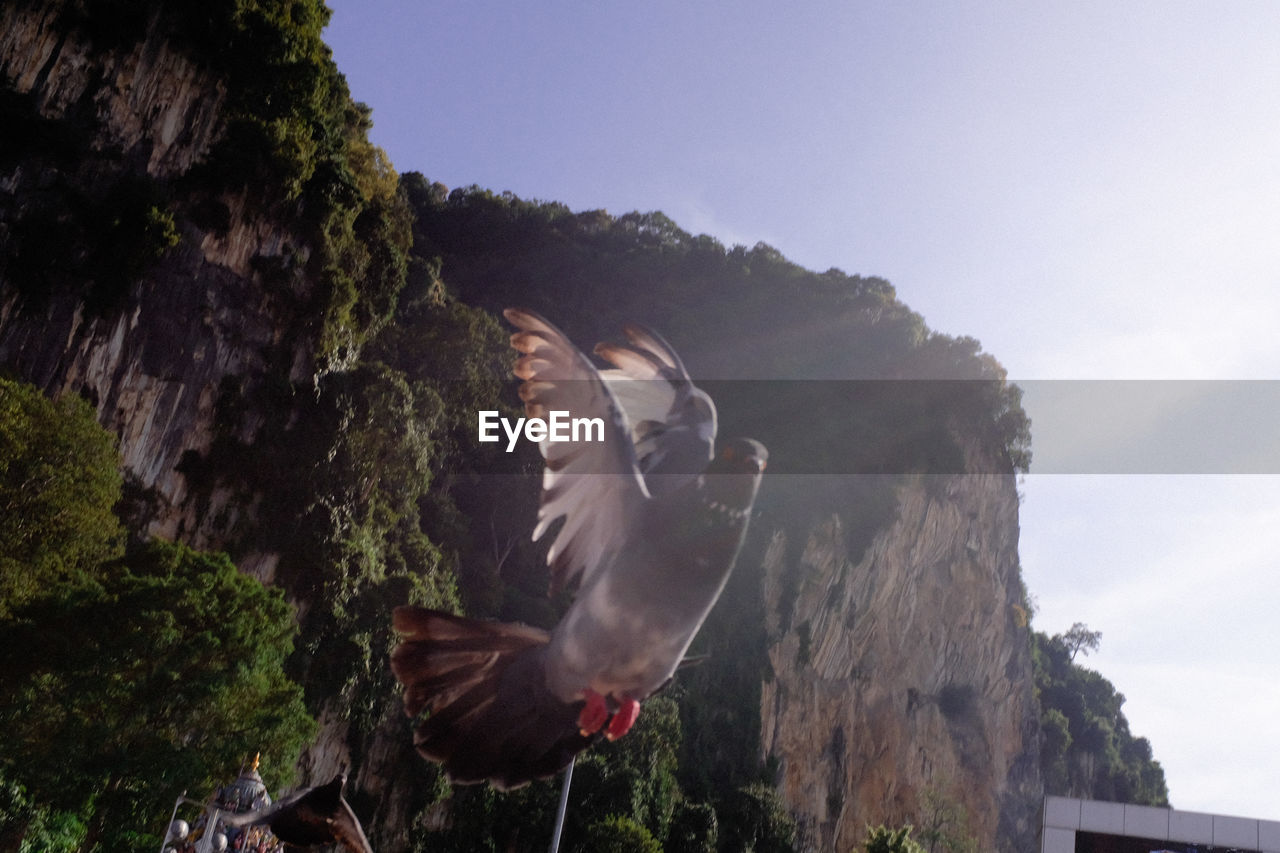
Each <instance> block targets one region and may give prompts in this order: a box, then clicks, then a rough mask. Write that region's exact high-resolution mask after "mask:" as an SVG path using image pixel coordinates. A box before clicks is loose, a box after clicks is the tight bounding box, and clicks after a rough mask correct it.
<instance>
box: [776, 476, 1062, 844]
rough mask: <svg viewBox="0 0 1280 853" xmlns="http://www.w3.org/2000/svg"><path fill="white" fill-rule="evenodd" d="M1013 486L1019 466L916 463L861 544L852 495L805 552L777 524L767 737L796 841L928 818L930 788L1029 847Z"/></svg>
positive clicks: (1024, 642)
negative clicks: (929, 471) (882, 523)
mask: <svg viewBox="0 0 1280 853" xmlns="http://www.w3.org/2000/svg"><path fill="white" fill-rule="evenodd" d="M1017 502H1018V498H1017V493H1016V490H1015V484H1014V478H1013V476H1012V475H1008V476H1000V475H963V476H935V477H921V478H917V479H915V480H914V481H911V482H909V483H907V484H906V485H905V486H902V487H901V489H900V493H899V511H898V515H897V518H896V519H895V520H894V521H893V523H892V524H891V525H890V527H889V528H888V529H885V530H883V531H881V532H880V533H879V534H878V535H877V536H876V537H875V538H874V540H873V541H872V543H871V545H870V547H868V548H867V550H866V553H865V554H863V555H861V557H860V558H851V557H850V555H849V554H848V552H847V546H846V544H845V536H844V535H843V532H842V521H841V514H842V511H840V510H837V511H836V512H834V513H833V514H832V515H831V516H830V517H829V518H828V519H827V520H825V521H824V522H822V523H820V524H817V525H816V526H815V527H814V528H813V530H812V532H811V533H810V535H809V538H808V541H807V542H805V543H804V546H803V549H802V551H801V556H800V558H799V563H798V565H790V566H789V565H786V563H787V559H786V556H785V555H786V553H787V552H788V549H787V548H786V542H785V537H784V536H783V535H782V534H778V535H777V536H776V537H775V539H774V541H773V543H772V545H771V547H770V548H769V551H768V554H767V555H766V558H765V566H764V568H765V598H766V611H767V613H768V614H769V623H770V624H769V629H770V636H771V638H772V644H771V648H770V659H771V663H772V665H773V670H774V673H775V678H774V680H773V681H772V682H770V683H767V684H766V685H765V687H764V692H763V699H762V705H763V707H762V708H761V715H762V722H763V740H764V744H763V747H764V752H765V753H766V754H772V755H773V756H775V757H776V758H777V759H778V760H779V762H780V764H779V777H778V785H779V789H780V792H781V794H782V796H783V799H784V801H785V802H786V803H787V805H788V806H789V808H790V809H791V810H792V812H793V813H794V814H795V815H796V816H797V818H798V819H799V822H800V826H801V831H802V838H803V843H802V845H801V848H802V849H805V850H849V849H854V848H856V847H857V846H858V845H859V843H860V842H861V840H862V838H863V837H864V835H865V832H866V828H867V826H868V825H871V826H875V825H878V824H880V823H882V822H887V823H889V824H890V825H895V824H901V823H907V822H911V823H914V824H915V825H916V826H917V827H920V826H921V823H922V820H925V819H926V817H927V816H925V815H924V812H925V811H926V809H924V808H922V805H923V803H924V798H925V796H926V792H929V795H930V797H932V798H933V800H934V801H935V802H936V801H938V800H939V799H940V800H942V801H950V802H951V803H954V804H956V805H959V806H962V807H963V810H964V811H965V812H967V814H968V818H969V826H968V834H970V835H972V836H973V837H975V838H976V839H977V840H978V847H979V849H982V850H995V849H1001V850H1011V851H1012V850H1026V849H1031V846H1033V843H1034V837H1035V836H1034V832H1035V826H1034V821H1035V815H1036V808H1037V804H1038V800H1039V797H1040V794H1041V782H1040V776H1039V769H1038V763H1037V761H1038V749H1039V740H1038V738H1039V734H1038V731H1039V729H1038V722H1037V717H1038V713H1037V711H1036V708H1035V700H1034V698H1033V695H1032V670H1031V656H1030V638H1029V633H1028V632H1029V629H1028V628H1027V627H1026V613H1025V611H1023V610H1022V609H1021V608H1022V604H1023V594H1022V587H1021V582H1020V579H1019V574H1018V556H1017V540H1018V521H1017V518H1018V512H1017ZM789 572H798V573H799V577H798V578H795V577H793V578H791V579H790V580H787V579H786V575H787V573H789ZM788 585H791V586H790V589H787V587H788ZM792 596H794V598H792ZM788 599H792V600H793V601H794V604H791V603H790V602H789V601H788ZM957 828H961V827H957Z"/></svg>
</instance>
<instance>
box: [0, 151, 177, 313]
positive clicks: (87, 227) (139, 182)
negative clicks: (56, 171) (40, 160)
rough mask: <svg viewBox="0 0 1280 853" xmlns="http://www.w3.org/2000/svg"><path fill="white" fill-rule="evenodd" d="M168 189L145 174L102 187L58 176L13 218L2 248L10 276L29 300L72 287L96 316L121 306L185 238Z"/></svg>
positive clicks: (36, 299)
mask: <svg viewBox="0 0 1280 853" xmlns="http://www.w3.org/2000/svg"><path fill="white" fill-rule="evenodd" d="M169 206H170V200H169V196H168V192H167V190H166V189H165V187H163V186H162V185H161V184H160V183H159V182H157V181H155V180H154V179H152V178H150V177H148V176H146V175H145V174H144V175H138V176H130V175H124V176H119V177H116V178H115V179H113V180H111V181H110V182H109V183H107V184H106V185H105V186H104V187H102V188H85V187H80V186H74V185H71V184H69V183H66V182H65V179H63V178H57V179H55V180H53V181H52V182H51V184H50V186H49V187H47V188H46V189H45V190H44V191H43V192H42V193H40V194H38V195H37V196H36V197H35V199H34V201H33V202H32V203H31V204H29V205H28V206H27V208H26V209H25V210H24V211H23V213H22V216H21V217H20V218H18V219H16V221H14V223H13V226H12V239H11V240H10V241H8V242H7V244H6V245H5V246H4V248H3V251H0V260H3V261H4V263H5V266H6V267H7V275H8V277H9V278H10V280H11V281H12V282H13V285H14V286H15V287H16V288H17V290H18V292H19V293H21V294H22V295H23V296H24V297H25V298H26V299H27V300H28V301H29V302H31V303H34V304H40V303H41V302H42V301H43V300H45V299H47V298H48V297H49V296H50V295H51V294H52V293H54V292H56V291H58V290H61V289H66V290H70V291H72V292H81V293H84V295H85V300H86V307H87V308H88V309H89V310H90V311H91V312H93V313H104V312H106V311H109V310H112V309H117V308H119V307H120V305H121V304H122V301H123V299H124V297H125V295H126V294H127V293H128V290H129V288H130V287H131V286H132V285H134V284H136V283H137V282H138V281H140V280H141V279H142V278H143V277H145V276H146V275H147V273H148V272H149V271H150V270H151V269H152V268H153V267H154V266H155V264H156V263H157V262H158V261H159V260H160V259H161V258H163V257H164V256H165V254H166V253H167V252H168V251H169V250H170V249H172V248H174V247H175V246H177V245H178V243H179V242H180V240H181V235H180V233H179V231H178V225H177V222H176V220H175V219H174V215H173V212H172V211H171V210H170V207H169Z"/></svg>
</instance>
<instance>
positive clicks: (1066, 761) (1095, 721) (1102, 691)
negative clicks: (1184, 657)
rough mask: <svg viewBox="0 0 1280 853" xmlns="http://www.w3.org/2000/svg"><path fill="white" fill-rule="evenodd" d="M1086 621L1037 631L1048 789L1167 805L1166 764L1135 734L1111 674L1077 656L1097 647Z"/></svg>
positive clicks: (1038, 691)
mask: <svg viewBox="0 0 1280 853" xmlns="http://www.w3.org/2000/svg"><path fill="white" fill-rule="evenodd" d="M1099 636H1100V635H1098V634H1097V633H1095V632H1089V631H1088V630H1087V629H1085V628H1084V626H1082V625H1076V626H1074V627H1073V629H1072V630H1070V631H1067V632H1066V633H1064V634H1055V635H1053V636H1048V635H1046V634H1043V633H1041V632H1039V631H1037V632H1035V645H1034V649H1033V651H1034V660H1035V678H1036V696H1037V698H1038V699H1039V701H1040V730H1041V732H1042V735H1043V741H1042V748H1041V756H1040V768H1041V772H1042V773H1043V775H1044V784H1045V790H1046V791H1047V792H1048V793H1051V794H1060V795H1063V796H1073V797H1088V798H1092V799H1098V800H1114V801H1116V802H1122V803H1145V804H1149V805H1157V806H1167V805H1169V791H1168V789H1167V788H1166V786H1165V780H1164V770H1163V769H1162V768H1161V767H1160V762H1158V761H1156V760H1155V759H1154V757H1153V755H1152V751H1151V744H1150V743H1149V742H1148V741H1147V739H1146V738H1142V737H1134V735H1133V734H1132V733H1131V732H1130V731H1129V721H1128V720H1126V719H1125V716H1124V713H1123V712H1122V711H1121V710H1120V709H1121V706H1123V705H1124V696H1123V695H1122V694H1121V693H1119V692H1117V691H1116V689H1115V687H1114V686H1113V685H1112V684H1111V682H1110V681H1108V680H1107V679H1105V678H1103V677H1102V676H1101V675H1099V674H1098V673H1097V672H1095V671H1093V670H1091V669H1088V668H1087V667H1084V666H1081V665H1080V664H1078V663H1076V662H1075V656H1076V654H1078V653H1079V652H1080V651H1084V652H1085V653H1086V654H1087V653H1088V650H1089V649H1092V648H1096V647H1097V642H1098V638H1099Z"/></svg>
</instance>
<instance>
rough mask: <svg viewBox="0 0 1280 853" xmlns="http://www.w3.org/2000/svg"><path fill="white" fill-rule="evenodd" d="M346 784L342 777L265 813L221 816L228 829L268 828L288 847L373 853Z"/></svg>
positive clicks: (285, 801)
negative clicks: (337, 847)
mask: <svg viewBox="0 0 1280 853" xmlns="http://www.w3.org/2000/svg"><path fill="white" fill-rule="evenodd" d="M346 783H347V777H346V775H345V774H342V773H339V774H338V775H337V776H335V777H334V778H333V781H332V782H330V783H329V784H327V785H320V786H318V787H315V788H307V789H305V790H303V791H299V792H298V793H296V794H294V795H292V796H290V797H287V798H285V799H283V800H280V801H279V802H277V803H272V804H271V805H269V806H267V807H266V808H264V809H259V810H258V811H254V812H246V813H245V814H239V815H222V816H221V819H222V822H223V823H224V824H226V825H227V826H257V825H263V824H265V825H266V826H267V827H269V828H270V829H271V833H272V834H273V835H274V836H275V837H276V838H278V839H280V840H281V841H283V842H284V843H285V845H286V846H288V847H303V848H305V847H317V846H320V845H329V844H341V845H342V847H343V848H344V849H346V850H349V851H351V853H373V848H372V847H370V846H369V839H368V838H366V837H365V835H364V829H363V828H362V827H361V826H360V821H359V820H358V819H357V818H356V815H355V812H353V811H352V810H351V806H350V805H349V804H348V803H347V801H346V799H344V798H343V796H342V788H343V786H344V785H346Z"/></svg>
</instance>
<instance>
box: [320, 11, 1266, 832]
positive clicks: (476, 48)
mask: <svg viewBox="0 0 1280 853" xmlns="http://www.w3.org/2000/svg"><path fill="white" fill-rule="evenodd" d="M329 5H330V6H331V7H332V8H333V9H334V17H333V22H332V24H331V25H330V27H329V29H328V30H327V32H326V38H327V40H328V41H329V43H330V45H331V46H332V47H333V49H334V54H335V58H336V60H337V63H338V66H339V68H340V69H341V70H342V71H343V72H344V73H345V74H346V75H347V79H348V81H349V83H350V86H351V90H352V93H353V95H354V97H355V98H356V99H357V100H361V101H364V102H366V103H368V104H369V105H370V106H372V107H373V110H374V112H373V118H374V130H373V134H372V136H373V141H374V142H375V143H377V144H379V145H381V146H382V147H383V148H385V149H386V150H387V152H388V153H389V154H390V156H391V159H392V161H393V162H394V163H395V165H396V167H397V168H398V169H400V170H402V171H406V170H417V171H421V172H423V173H424V174H425V175H426V176H427V177H428V178H430V179H431V180H437V181H441V182H442V183H444V184H446V185H447V186H450V187H456V186H462V185H466V184H472V183H475V184H479V185H481V186H484V187H487V188H490V189H493V190H496V191H502V190H510V191H512V192H514V193H516V194H517V195H519V196H522V197H524V198H537V199H542V200H547V201H560V202H564V203H565V204H567V205H569V206H570V207H571V208H573V209H574V210H584V209H595V208H604V209H606V210H608V211H609V212H611V213H614V214H618V215H620V214H622V213H626V212H628V211H631V210H641V211H648V210H661V211H663V212H664V213H666V214H667V215H668V216H670V217H671V218H672V219H673V220H675V222H676V223H677V224H679V225H680V226H681V227H682V228H684V229H685V230H686V231H690V232H692V233H695V234H696V233H709V234H711V235H713V236H715V237H717V238H718V239H720V240H721V242H723V243H725V244H726V245H732V244H734V243H742V244H745V245H748V246H750V245H753V244H755V243H756V242H757V241H764V242H767V243H769V244H770V245H772V246H774V247H775V248H777V249H778V250H780V251H781V252H782V253H783V254H784V255H785V256H787V257H788V258H790V259H791V260H793V261H796V262H798V263H800V264H802V265H804V266H806V267H809V268H811V269H814V270H818V271H821V270H825V269H827V268H829V267H833V266H834V267H839V268H840V269H843V270H845V271H846V272H849V273H859V274H863V275H878V276H882V277H884V278H886V279H888V280H889V281H891V282H892V283H893V284H894V286H895V288H896V289H897V292H898V295H899V297H900V298H901V299H902V300H903V301H904V302H905V303H907V304H908V305H909V306H911V307H912V308H913V309H915V310H916V311H918V312H920V313H921V314H922V315H923V316H924V317H925V320H926V322H928V324H929V325H930V326H931V327H932V328H934V329H937V330H939V331H942V332H946V333H949V334H955V335H970V336H972V337H976V338H978V339H979V340H980V341H982V343H983V345H984V348H985V349H986V350H987V351H988V352H991V353H993V354H994V355H995V356H996V357H997V358H998V359H999V360H1000V361H1001V363H1002V364H1004V366H1005V367H1006V368H1007V369H1008V371H1009V375H1010V377H1011V378H1013V379H1014V380H1032V382H1029V383H1028V409H1029V411H1030V414H1031V417H1032V420H1033V433H1034V432H1035V429H1036V427H1035V422H1036V419H1037V417H1038V415H1037V406H1039V407H1040V408H1041V410H1042V413H1041V415H1040V416H1039V417H1040V420H1041V424H1042V427H1041V428H1042V431H1043V433H1044V437H1042V438H1037V439H1035V442H1036V443H1035V444H1034V445H1033V449H1034V450H1035V451H1036V452H1037V453H1040V454H1041V458H1042V459H1045V460H1055V459H1058V458H1060V457H1058V456H1056V455H1055V454H1056V453H1057V452H1058V451H1059V450H1061V448H1062V447H1063V445H1062V444H1061V443H1059V442H1062V441H1064V438H1063V437H1064V436H1066V439H1065V441H1066V444H1068V445H1069V444H1071V443H1072V442H1071V439H1072V437H1073V436H1074V438H1075V440H1076V443H1081V442H1086V443H1087V442H1092V441H1094V439H1093V438H1091V437H1090V438H1087V439H1086V438H1082V437H1081V436H1080V435H1078V434H1073V433H1072V428H1071V423H1072V420H1071V416H1070V412H1072V411H1075V410H1074V409H1072V408H1071V407H1068V406H1065V404H1064V403H1063V399H1064V398H1063V397H1062V396H1061V395H1060V394H1059V393H1058V392H1057V391H1056V390H1054V389H1055V388H1057V387H1059V385H1060V383H1053V382H1040V381H1038V380H1062V379H1077V380H1080V379H1088V380H1100V379H1126V380H1151V379H1160V380H1191V379H1196V380H1221V379H1258V380H1270V379H1280V335H1277V334H1276V333H1275V331H1274V328H1273V327H1274V324H1275V322H1276V318H1277V316H1280V304H1278V303H1280V291H1278V289H1277V287H1276V285H1277V284H1278V283H1280V156H1278V155H1280V4H1277V3H1275V2H1270V1H1269V2H1255V3H1244V2H1214V3H1209V2H1200V3H1184V2H1173V1H1172V0H1163V1H1162V2H1123V0H1121V2H1116V0H1109V2H1090V1H1086V2H1080V0H1077V2H1073V3H1053V4H1048V3H1043V4H1039V3H1023V2H1000V3H994V2H986V3H982V2H978V3H955V2H935V3H919V4H903V3H896V2H887V0H886V2H855V1H854V0H823V1H822V2H800V3H791V4H777V3H765V2H735V3H728V2H719V0H699V2H689V0H680V2H657V3H620V2H577V3H571V2H554V0H547V2H541V3H536V4H535V3H513V2H510V0H506V1H505V2H477V0H456V2H455V1H454V0H445V2H435V3H420V2H412V0H361V2H355V0H329ZM1100 384H1101V385H1104V386H1105V385H1107V384H1106V383H1100ZM1139 386H1145V383H1135V384H1134V385H1133V386H1128V385H1125V386H1110V387H1112V388H1113V390H1114V388H1115V387H1139ZM1062 387H1066V386H1065V385H1063V386H1062ZM1073 387H1077V388H1078V386H1073ZM1162 387H1163V388H1164V389H1165V390H1166V391H1167V390H1168V389H1169V388H1173V389H1174V391H1173V393H1172V397H1173V398H1177V399H1174V400H1173V401H1172V402H1170V400H1169V399H1168V398H1169V395H1168V394H1166V393H1164V392H1161V393H1158V394H1154V395H1152V394H1146V395H1139V396H1142V407H1140V408H1139V410H1137V411H1118V410H1116V409H1115V408H1114V407H1112V408H1108V406H1107V405H1099V406H1097V407H1095V408H1093V409H1089V410H1087V414H1086V415H1082V416H1081V417H1080V419H1079V423H1080V424H1082V425H1084V424H1088V425H1090V426H1091V427H1096V426H1097V425H1098V422H1099V421H1100V420H1102V419H1104V418H1107V419H1105V420H1102V422H1103V424H1104V425H1110V426H1111V432H1112V433H1113V434H1114V433H1115V432H1117V431H1120V432H1125V431H1126V430H1128V429H1129V427H1127V426H1126V425H1127V424H1129V423H1131V422H1132V423H1138V424H1148V423H1150V422H1152V421H1153V420H1154V421H1159V420H1160V418H1161V415H1162V414H1163V416H1164V418H1165V420H1166V422H1167V423H1172V424H1175V425H1176V424H1178V423H1183V424H1185V423H1187V421H1186V419H1185V418H1184V411H1185V405H1186V399H1185V398H1186V397H1187V396H1188V395H1189V394H1192V393H1193V392H1194V393H1200V392H1202V391H1204V387H1203V386H1199V385H1195V384H1187V385H1183V384H1182V383H1176V382H1175V383H1171V384H1170V385H1166V386H1162ZM1211 396H1212V395H1211V394H1210V397H1206V398H1205V399H1210V398H1211ZM1166 403H1168V405H1166ZM1179 405H1182V406H1184V408H1178V406H1179ZM1242 410H1248V416H1249V418H1250V420H1249V421H1248V423H1251V424H1255V425H1256V426H1255V427H1254V428H1253V429H1251V430H1250V429H1244V430H1240V429H1238V428H1237V429H1236V430H1234V431H1232V430H1228V431H1227V432H1226V433H1224V435H1226V436H1227V437H1228V440H1229V441H1231V442H1232V443H1233V446H1236V444H1239V445H1240V446H1241V448H1242V449H1241V453H1240V454H1237V456H1238V458H1244V459H1248V458H1250V457H1249V456H1248V454H1252V453H1256V454H1258V456H1257V458H1259V459H1262V460H1267V461H1266V462H1260V463H1259V467H1258V471H1259V473H1256V474H1252V473H1231V474H1227V473H1225V472H1227V471H1230V472H1236V471H1241V470H1244V471H1248V470H1249V469H1248V465H1247V463H1246V464H1244V467H1243V468H1241V467H1239V466H1238V465H1237V466H1228V467H1215V466H1214V465H1210V466H1209V469H1208V470H1210V471H1211V473H1210V474H1208V475H1206V474H1191V473H1153V472H1156V471H1158V472H1164V471H1169V470H1198V469H1195V466H1194V465H1191V466H1189V467H1188V468H1186V469H1179V468H1178V467H1177V466H1174V467H1172V468H1169V467H1157V468H1151V467H1145V466H1146V463H1142V464H1135V465H1133V466H1125V465H1120V466H1119V468H1120V469H1123V470H1124V471H1125V472H1126V473H1108V472H1107V471H1106V470H1098V469H1099V467H1100V466H1101V467H1103V468H1105V464H1101V463H1094V464H1093V465H1085V466H1082V467H1081V468H1078V469H1073V468H1071V466H1070V465H1069V464H1068V465H1064V466H1059V467H1055V466H1054V465H1053V464H1052V463H1051V461H1045V462H1043V463H1039V464H1042V465H1048V466H1049V468H1050V469H1052V470H1055V471H1062V470H1068V471H1070V470H1085V471H1087V472H1088V473H1087V474H1083V473H1082V474H1069V473H1051V474H1050V473H1043V474H1042V473H1037V463H1033V466H1032V474H1031V475H1029V476H1027V477H1025V478H1024V479H1023V481H1022V484H1021V491H1022V492H1023V494H1024V500H1023V504H1022V515H1021V523H1022V548H1021V554H1022V563H1023V570H1024V576H1025V579H1026V581H1027V585H1028V586H1029V587H1030V589H1031V591H1032V593H1033V595H1034V596H1035V597H1036V598H1037V599H1038V602H1039V607H1040V612H1039V615H1038V616H1037V618H1036V625H1037V627H1038V628H1039V629H1040V630H1044V631H1047V632H1049V633H1054V632H1057V631H1063V630H1065V629H1066V628H1068V627H1069V626H1070V625H1071V623H1072V622H1076V621H1083V622H1087V623H1088V624H1089V626H1090V627H1091V628H1093V629H1094V630H1099V631H1102V632H1103V639H1102V648H1101V651H1100V652H1099V653H1097V654H1095V655H1094V656H1092V657H1090V658H1088V659H1086V660H1085V661H1084V662H1085V663H1086V664H1087V665H1090V666H1093V667H1095V668H1097V669H1098V670H1099V671H1101V672H1102V673H1103V674H1104V675H1106V676H1107V677H1108V678H1110V679H1111V680H1112V681H1113V682H1114V683H1115V685H1116V687H1117V689H1119V690H1120V691H1121V692H1122V693H1124V694H1125V696H1126V697H1128V702H1127V704H1126V705H1125V713H1126V715H1127V716H1128V718H1129V721H1130V725H1131V727H1132V729H1133V731H1134V732H1135V733H1136V734H1139V735H1142V736H1145V737H1147V738H1149V739H1150V740H1151V741H1152V744H1153V747H1154V749H1155V754H1156V757H1157V758H1158V759H1159V760H1160V761H1161V763H1162V764H1163V765H1164V767H1165V771H1166V776H1167V779H1168V783H1169V789H1170V798H1171V800H1172V802H1173V804H1174V806H1176V807H1178V808H1182V809H1191V810H1203V811H1214V812H1220V813H1227V814H1240V815H1246V816H1251V817H1261V818H1269V819H1280V804H1278V803H1277V802H1276V801H1275V792H1277V791H1280V760H1278V759H1280V725H1277V724H1276V721H1277V720H1280V660H1277V654H1276V653H1277V651H1278V650H1280V627H1278V625H1280V623H1278V622H1277V620H1276V618H1275V614H1276V613H1277V612H1280V571H1277V569H1278V568H1280V566H1277V563H1280V476H1273V475H1276V474H1278V473H1280V466H1277V465H1275V464H1268V462H1274V460H1275V459H1277V458H1280V457H1277V456H1276V446H1280V443H1278V442H1277V441H1276V440H1275V439H1272V438H1271V434H1272V433H1273V432H1274V431H1275V430H1274V427H1272V424H1274V423H1275V422H1276V421H1274V420H1271V419H1270V418H1269V417H1268V415H1269V413H1270V412H1271V411H1273V410H1275V411H1280V409H1277V408H1276V407H1274V406H1272V407H1271V408H1270V409H1269V408H1266V407H1262V408H1255V407H1249V406H1244V407H1243V408H1242ZM1064 411H1065V412H1067V414H1066V415H1064V414H1063V412H1064ZM1192 411H1195V409H1194V407H1192ZM1205 411H1216V410H1215V409H1204V410H1202V411H1200V414H1202V415H1203V414H1204V412H1205ZM1108 412H1110V413H1111V415H1108V414H1107V413H1108ZM1233 414H1234V410H1233ZM1064 424H1065V425H1066V426H1065V427H1064V426H1063V425H1064ZM1133 430H1134V431H1135V433H1136V434H1131V433H1127V432H1126V433H1125V434H1126V436H1128V440H1129V441H1130V442H1131V443H1132V444H1134V445H1142V444H1144V443H1145V444H1147V445H1150V444H1151V443H1152V442H1153V441H1154V442H1158V441H1160V440H1161V439H1160V437H1159V436H1160V435H1163V433H1161V434H1158V435H1157V437H1156V438H1154V439H1147V438H1146V434H1145V433H1142V432H1141V431H1140V427H1139V426H1135V427H1133ZM1191 431H1192V432H1194V431H1195V430H1191ZM1104 432H1105V430H1104ZM1238 433H1243V438H1241V436H1240V435H1238ZM1090 436H1092V433H1090ZM1255 443H1256V447H1255ZM1042 445H1043V446H1042ZM1215 465H1216V463H1215ZM1131 470H1137V471H1138V473H1128V472H1129V471H1131Z"/></svg>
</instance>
